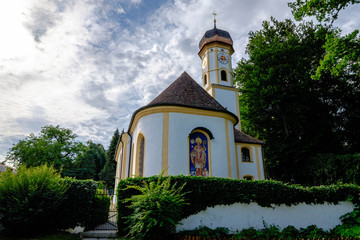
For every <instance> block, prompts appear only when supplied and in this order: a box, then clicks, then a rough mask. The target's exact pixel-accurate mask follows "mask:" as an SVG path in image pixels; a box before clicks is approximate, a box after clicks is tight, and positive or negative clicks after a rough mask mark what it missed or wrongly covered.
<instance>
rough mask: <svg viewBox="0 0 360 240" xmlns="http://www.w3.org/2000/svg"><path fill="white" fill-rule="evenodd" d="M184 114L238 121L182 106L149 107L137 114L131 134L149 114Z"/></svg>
mask: <svg viewBox="0 0 360 240" xmlns="http://www.w3.org/2000/svg"><path fill="white" fill-rule="evenodd" d="M170 112H171V113H184V114H191V115H201V116H210V117H219V118H225V119H227V120H229V121H231V122H233V123H234V125H235V124H236V119H235V118H234V117H233V116H232V115H230V114H227V113H224V112H217V111H212V110H203V109H196V111H194V109H193V108H189V107H180V106H155V107H149V108H145V109H143V110H141V111H139V112H137V113H136V115H135V117H134V120H133V121H132V124H131V127H130V133H133V132H134V129H135V127H136V125H137V123H138V121H139V120H140V119H141V118H142V117H144V116H147V115H149V114H156V113H170Z"/></svg>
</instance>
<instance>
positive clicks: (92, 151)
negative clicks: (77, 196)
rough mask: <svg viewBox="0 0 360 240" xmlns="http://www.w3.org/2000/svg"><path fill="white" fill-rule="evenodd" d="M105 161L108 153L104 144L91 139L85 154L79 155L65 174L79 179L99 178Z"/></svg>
mask: <svg viewBox="0 0 360 240" xmlns="http://www.w3.org/2000/svg"><path fill="white" fill-rule="evenodd" d="M105 161H106V155H105V150H104V147H103V146H102V144H96V143H93V142H92V141H91V140H89V141H88V142H87V149H86V151H85V152H84V154H83V155H79V156H78V158H77V159H76V162H75V163H74V166H73V168H72V169H70V170H69V171H67V172H65V173H64V175H66V176H70V177H75V178H77V179H94V180H99V174H100V171H101V170H102V169H103V167H104V165H105Z"/></svg>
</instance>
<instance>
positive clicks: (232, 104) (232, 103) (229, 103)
mask: <svg viewBox="0 0 360 240" xmlns="http://www.w3.org/2000/svg"><path fill="white" fill-rule="evenodd" d="M214 90H215V98H216V100H217V101H218V102H219V103H220V104H221V105H222V106H224V107H226V108H227V110H228V111H230V112H232V113H233V114H235V116H237V115H238V109H237V104H236V102H237V96H236V95H235V94H236V92H235V91H234V92H233V91H229V90H224V89H221V88H215V89H214Z"/></svg>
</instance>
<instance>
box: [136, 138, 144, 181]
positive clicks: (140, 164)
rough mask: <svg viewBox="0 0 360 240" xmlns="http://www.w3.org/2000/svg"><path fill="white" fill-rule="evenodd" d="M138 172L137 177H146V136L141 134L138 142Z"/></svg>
mask: <svg viewBox="0 0 360 240" xmlns="http://www.w3.org/2000/svg"><path fill="white" fill-rule="evenodd" d="M137 142H138V144H137V154H136V155H137V171H136V176H139V177H142V176H143V175H144V155H145V138H144V135H142V134H139V136H138V140H137Z"/></svg>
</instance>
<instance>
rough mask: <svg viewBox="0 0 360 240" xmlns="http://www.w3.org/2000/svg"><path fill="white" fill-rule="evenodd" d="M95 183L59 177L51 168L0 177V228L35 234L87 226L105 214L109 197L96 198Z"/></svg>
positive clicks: (7, 173) (32, 169)
mask: <svg viewBox="0 0 360 240" xmlns="http://www.w3.org/2000/svg"><path fill="white" fill-rule="evenodd" d="M97 184H98V183H97V182H95V181H92V180H76V179H72V178H65V179H63V178H61V177H60V174H58V173H57V172H56V170H54V169H53V168H51V167H47V166H45V165H44V166H40V167H34V168H25V167H21V168H20V169H19V170H18V172H17V173H16V174H14V173H11V172H6V173H4V174H1V175H0V225H3V227H4V228H5V230H7V231H9V232H11V233H20V234H21V233H22V234H30V233H34V234H37V233H39V232H42V233H43V232H52V231H56V230H60V229H67V228H73V227H76V226H77V225H81V226H85V227H89V226H92V225H94V224H97V223H99V221H102V220H103V219H104V217H102V216H101V217H97V216H96V213H98V212H102V215H105V214H106V215H107V211H108V209H109V204H110V200H109V198H101V199H98V197H97V196H96V195H95V193H96V190H97Z"/></svg>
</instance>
